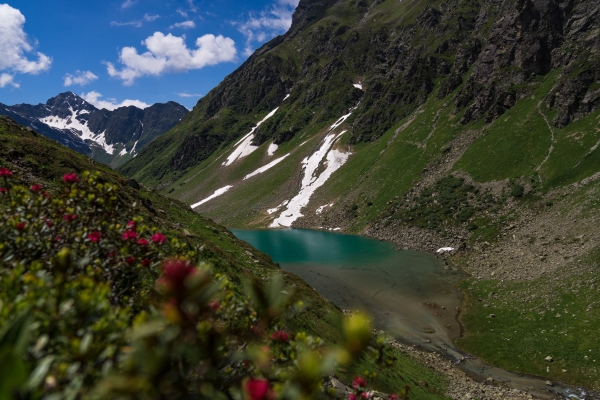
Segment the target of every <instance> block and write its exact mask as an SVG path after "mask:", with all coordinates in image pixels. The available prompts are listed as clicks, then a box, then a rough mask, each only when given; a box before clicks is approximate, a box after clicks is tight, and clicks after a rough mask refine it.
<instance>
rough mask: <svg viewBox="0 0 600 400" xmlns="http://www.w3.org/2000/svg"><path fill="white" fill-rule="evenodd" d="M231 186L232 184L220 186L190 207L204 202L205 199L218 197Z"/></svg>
mask: <svg viewBox="0 0 600 400" xmlns="http://www.w3.org/2000/svg"><path fill="white" fill-rule="evenodd" d="M232 187H233V185H227V186H224V187H222V188H220V189H217V190H215V192H214V193H213V194H211V195H210V196H208V197H207V198H205V199H203V200H200V201H199V202H197V203H194V204H192V205H191V206H190V207H191V208H196V207H198V206H199V205H201V204H204V203H206V202H207V201H209V200H212V199H214V198H215V197H219V196H220V195H222V194H223V193H225V192H226V191H228V190H229V189H231V188H232Z"/></svg>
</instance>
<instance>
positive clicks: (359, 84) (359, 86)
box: [352, 82, 363, 90]
mask: <svg viewBox="0 0 600 400" xmlns="http://www.w3.org/2000/svg"><path fill="white" fill-rule="evenodd" d="M352 86H354V87H355V88H357V89H360V90H363V88H362V83H360V82H358V83H354V84H352Z"/></svg>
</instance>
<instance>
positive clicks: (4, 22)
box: [0, 4, 52, 87]
mask: <svg viewBox="0 0 600 400" xmlns="http://www.w3.org/2000/svg"><path fill="white" fill-rule="evenodd" d="M24 24H25V17H24V16H23V14H21V11H19V10H17V9H16V8H12V7H11V6H9V5H8V4H0V71H2V70H9V71H11V72H12V73H3V74H2V75H1V76H0V87H5V86H6V85H12V86H14V87H19V85H18V84H16V83H15V82H14V81H13V78H14V75H15V73H21V74H38V73H40V72H42V71H45V70H47V69H49V68H50V64H52V59H51V58H50V57H48V56H47V55H45V54H43V53H40V52H37V53H36V54H37V60H34V61H30V60H29V59H27V57H26V56H25V53H29V52H32V51H33V46H32V45H31V44H30V43H29V40H28V39H27V34H26V33H25V31H24V30H23V25H24Z"/></svg>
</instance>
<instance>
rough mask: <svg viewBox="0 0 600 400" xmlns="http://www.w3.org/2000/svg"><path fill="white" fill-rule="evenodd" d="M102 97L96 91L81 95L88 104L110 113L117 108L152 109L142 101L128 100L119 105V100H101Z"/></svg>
mask: <svg viewBox="0 0 600 400" xmlns="http://www.w3.org/2000/svg"><path fill="white" fill-rule="evenodd" d="M100 97H102V94H101V93H98V92H96V91H91V92H88V93H81V98H82V99H84V100H85V101H87V102H88V103H90V104H92V105H94V106H96V107H97V108H104V109H107V110H109V111H111V110H114V109H115V108H119V107H126V106H136V107H137V108H141V109H144V108H147V107H150V104H146V103H144V102H143V101H140V100H129V99H127V100H123V101H122V102H120V103H117V100H116V99H114V98H111V97H109V98H107V99H106V100H100Z"/></svg>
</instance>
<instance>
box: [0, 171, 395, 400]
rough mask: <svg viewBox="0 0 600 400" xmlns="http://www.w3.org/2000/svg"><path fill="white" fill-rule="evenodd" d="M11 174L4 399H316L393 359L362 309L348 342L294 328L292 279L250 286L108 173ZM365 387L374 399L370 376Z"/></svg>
mask: <svg viewBox="0 0 600 400" xmlns="http://www.w3.org/2000/svg"><path fill="white" fill-rule="evenodd" d="M11 175H12V173H11V171H9V170H7V169H5V168H0V400H3V399H13V398H15V399H17V398H18V399H42V398H43V399H51V400H59V399H84V398H85V399H87V398H98V399H240V400H241V399H252V400H258V399H275V398H285V399H313V398H319V397H330V396H332V395H333V393H328V392H327V391H325V390H324V389H323V383H324V379H326V378H327V377H328V376H329V375H330V374H332V373H333V372H334V371H335V369H336V368H344V367H345V366H348V365H350V364H351V363H352V362H353V361H354V360H355V359H356V357H358V356H360V355H362V354H364V352H365V351H366V350H367V349H369V350H370V351H369V353H370V354H371V355H372V356H374V357H375V359H376V361H377V365H379V366H380V367H385V366H389V365H390V364H391V362H392V360H390V359H387V358H386V350H385V344H384V343H383V342H381V341H379V342H374V341H372V338H371V326H370V321H369V319H368V318H367V317H365V316H364V315H362V314H356V315H354V316H353V317H351V318H347V319H346V320H344V321H343V322H342V323H341V326H340V329H342V332H343V337H344V342H343V343H340V344H339V345H338V346H333V345H331V344H326V343H325V342H324V341H323V340H321V339H319V338H317V337H311V336H308V335H306V334H304V333H303V332H289V331H287V330H286V329H285V326H284V325H283V322H282V321H284V319H283V318H282V317H283V316H284V315H286V316H287V318H290V316H289V314H290V313H291V314H292V318H293V313H296V312H299V311H300V310H301V309H302V307H303V305H302V304H301V303H293V302H292V293H291V291H290V289H289V288H284V287H283V284H282V280H281V279H279V278H277V277H274V278H273V279H271V284H270V285H269V286H267V287H265V286H264V285H262V284H261V283H259V282H258V281H253V282H249V283H248V285H247V290H246V292H247V296H240V295H239V294H237V292H236V291H234V290H233V289H234V288H233V285H232V283H230V282H229V281H228V279H227V277H226V276H223V275H220V274H213V273H212V272H211V268H210V265H208V264H206V263H205V262H203V260H202V244H201V243H200V244H198V247H196V248H194V247H192V246H190V245H188V244H185V243H183V242H181V241H179V240H178V239H177V238H167V237H166V236H165V235H164V234H162V233H161V232H159V231H158V230H157V229H156V228H153V227H150V226H147V225H146V224H144V222H143V220H142V218H141V217H139V216H136V206H137V205H136V204H135V203H134V204H126V202H125V201H123V200H122V199H121V197H120V196H119V193H118V187H116V186H114V185H111V184H108V183H103V182H102V179H101V176H100V175H99V174H98V173H96V174H91V173H87V172H86V173H84V174H83V175H82V177H78V176H77V175H75V174H66V175H65V176H64V177H63V183H64V184H63V186H62V188H61V189H60V190H58V191H56V192H55V193H53V194H51V193H48V192H47V191H45V190H44V188H43V187H41V186H40V185H32V186H31V187H29V188H25V187H21V186H15V185H12V184H11V180H10V177H11ZM353 390H354V392H353V393H351V394H350V398H355V399H356V398H369V392H368V391H367V387H366V381H365V380H364V378H362V377H357V378H356V379H355V380H354V384H353ZM390 398H398V397H396V396H395V395H390Z"/></svg>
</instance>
